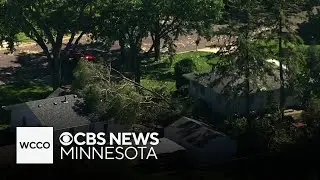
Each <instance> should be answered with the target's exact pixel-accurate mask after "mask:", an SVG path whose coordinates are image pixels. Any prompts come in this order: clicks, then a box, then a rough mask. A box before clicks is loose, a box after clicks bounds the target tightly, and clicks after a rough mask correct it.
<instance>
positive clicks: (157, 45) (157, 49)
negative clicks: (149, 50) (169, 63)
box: [153, 29, 161, 61]
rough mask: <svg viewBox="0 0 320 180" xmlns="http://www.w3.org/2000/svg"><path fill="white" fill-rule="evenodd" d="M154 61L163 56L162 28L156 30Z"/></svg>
mask: <svg viewBox="0 0 320 180" xmlns="http://www.w3.org/2000/svg"><path fill="white" fill-rule="evenodd" d="M153 44H154V61H159V60H160V56H161V52H160V49H161V47H160V46H161V37H160V30H159V29H158V30H156V32H155V38H154V42H153Z"/></svg>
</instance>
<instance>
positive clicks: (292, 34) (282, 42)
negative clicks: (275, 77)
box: [264, 0, 306, 118]
mask: <svg viewBox="0 0 320 180" xmlns="http://www.w3.org/2000/svg"><path fill="white" fill-rule="evenodd" d="M264 2H265V5H266V7H267V9H268V12H269V22H268V23H265V24H266V26H268V27H270V28H271V29H272V30H271V31H272V33H271V38H274V37H276V38H277V41H278V53H277V59H278V60H279V62H280V75H279V78H280V86H281V87H280V110H281V117H282V118H283V116H284V108H285V103H286V94H285V88H286V84H285V72H284V67H283V65H284V64H286V65H288V64H289V63H290V62H287V60H288V59H289V58H287V57H286V56H285V53H286V50H290V49H292V48H291V47H292V46H296V45H298V44H300V43H301V39H300V38H299V37H298V36H297V34H296V30H295V28H294V27H295V26H296V23H295V22H294V18H292V17H296V18H297V16H298V13H300V12H302V11H303V10H305V9H306V0H279V1H273V0H267V1H264ZM290 46H291V47H290ZM287 52H288V51H287ZM291 52H292V51H291ZM287 54H289V52H288V53H287Z"/></svg>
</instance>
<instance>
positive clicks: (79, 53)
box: [68, 49, 96, 61]
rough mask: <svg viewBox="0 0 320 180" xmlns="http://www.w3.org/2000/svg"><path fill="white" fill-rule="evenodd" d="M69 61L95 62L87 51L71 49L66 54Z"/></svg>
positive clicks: (94, 58)
mask: <svg viewBox="0 0 320 180" xmlns="http://www.w3.org/2000/svg"><path fill="white" fill-rule="evenodd" d="M68 57H69V60H76V61H79V60H84V61H95V60H96V57H95V56H94V55H93V54H92V53H91V52H90V51H88V50H77V49H72V50H70V51H69V52H68Z"/></svg>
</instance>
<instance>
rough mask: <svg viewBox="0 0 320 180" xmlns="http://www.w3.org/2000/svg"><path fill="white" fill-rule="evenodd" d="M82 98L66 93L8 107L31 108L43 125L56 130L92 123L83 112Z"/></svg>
mask: <svg viewBox="0 0 320 180" xmlns="http://www.w3.org/2000/svg"><path fill="white" fill-rule="evenodd" d="M82 103H83V99H82V98H78V97H77V96H76V95H66V96H59V97H53V98H47V99H41V100H37V101H30V102H26V103H22V104H17V105H13V106H8V107H6V109H11V110H12V109H15V108H23V107H24V108H29V109H30V111H32V112H33V114H34V115H35V116H36V117H37V118H38V119H39V121H40V123H41V125H43V126H50V127H54V129H55V130H58V129H66V128H71V127H77V126H83V125H87V124H90V121H89V118H88V117H87V116H85V115H84V114H83V113H81V104H82Z"/></svg>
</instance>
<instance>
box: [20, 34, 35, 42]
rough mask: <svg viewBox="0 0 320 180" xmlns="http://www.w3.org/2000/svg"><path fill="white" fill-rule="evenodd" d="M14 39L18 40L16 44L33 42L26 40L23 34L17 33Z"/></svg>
mask: <svg viewBox="0 0 320 180" xmlns="http://www.w3.org/2000/svg"><path fill="white" fill-rule="evenodd" d="M16 38H17V40H18V42H20V43H29V42H33V40H32V39H30V38H28V37H27V36H26V35H25V34H24V33H19V34H17V35H16Z"/></svg>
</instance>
